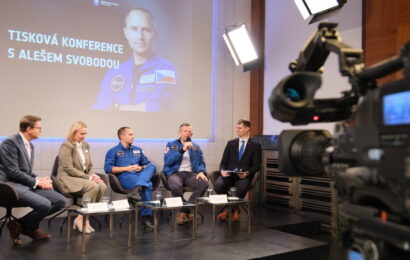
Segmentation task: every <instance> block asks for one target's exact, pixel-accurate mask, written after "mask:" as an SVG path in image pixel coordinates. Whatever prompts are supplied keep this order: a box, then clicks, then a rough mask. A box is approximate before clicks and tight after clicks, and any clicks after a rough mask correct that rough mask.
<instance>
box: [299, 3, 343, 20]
mask: <svg viewBox="0 0 410 260" xmlns="http://www.w3.org/2000/svg"><path fill="white" fill-rule="evenodd" d="M293 1H294V2H295V4H296V6H297V7H298V9H299V12H300V14H301V15H302V17H303V19H305V20H307V19H308V18H309V17H310V21H309V23H314V22H317V21H320V20H323V19H325V18H327V17H329V16H331V15H333V14H335V13H337V12H338V11H339V10H340V9H341V8H342V7H343V5H344V4H345V3H346V2H347V0H320V1H319V0H293Z"/></svg>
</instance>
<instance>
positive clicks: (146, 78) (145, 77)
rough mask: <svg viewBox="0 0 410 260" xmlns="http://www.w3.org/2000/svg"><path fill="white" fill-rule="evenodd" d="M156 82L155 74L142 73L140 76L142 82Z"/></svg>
mask: <svg viewBox="0 0 410 260" xmlns="http://www.w3.org/2000/svg"><path fill="white" fill-rule="evenodd" d="M154 82H155V74H149V75H142V76H141V78H140V84H148V83H154Z"/></svg>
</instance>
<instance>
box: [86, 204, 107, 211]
mask: <svg viewBox="0 0 410 260" xmlns="http://www.w3.org/2000/svg"><path fill="white" fill-rule="evenodd" d="M101 211H108V204H107V203H106V202H97V203H88V205H87V212H101Z"/></svg>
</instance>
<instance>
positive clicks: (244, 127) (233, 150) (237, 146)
mask: <svg viewBox="0 0 410 260" xmlns="http://www.w3.org/2000/svg"><path fill="white" fill-rule="evenodd" d="M250 127H251V122H249V121H248V120H245V119H240V120H239V121H238V123H237V124H236V134H237V135H238V138H235V139H232V140H230V141H229V142H228V143H227V144H226V147H225V150H224V153H223V156H222V160H221V164H220V173H221V174H220V175H219V176H218V178H217V179H216V180H215V191H216V192H217V193H227V192H228V190H229V188H230V187H232V186H234V187H236V193H237V194H236V195H237V197H239V198H241V199H243V198H244V197H245V195H246V193H247V192H248V190H249V186H250V183H251V182H252V177H253V175H254V174H255V172H257V171H259V169H260V164H261V146H260V144H259V143H256V142H254V141H252V138H250V137H249V132H250ZM230 172H231V173H230ZM232 172H237V173H232ZM232 210H233V212H232V220H233V221H238V220H239V213H240V212H239V208H237V207H236V208H235V207H232ZM227 217H228V212H227V211H226V210H225V211H223V212H222V213H220V214H219V215H218V219H219V220H226V219H227Z"/></svg>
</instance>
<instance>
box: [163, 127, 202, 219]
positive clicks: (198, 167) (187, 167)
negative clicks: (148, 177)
mask: <svg viewBox="0 0 410 260" xmlns="http://www.w3.org/2000/svg"><path fill="white" fill-rule="evenodd" d="M178 135H179V138H178V139H175V140H173V141H170V142H168V143H167V146H166V148H165V154H164V170H163V171H164V173H165V174H166V175H167V176H168V185H169V188H170V190H171V193H172V196H173V197H181V198H182V199H183V196H182V195H183V194H182V193H183V189H182V188H183V186H188V187H191V188H192V189H193V192H192V194H191V196H190V197H189V199H188V202H189V203H191V204H194V203H195V202H196V200H197V198H198V197H200V196H203V194H204V193H205V191H206V190H207V189H208V178H207V177H206V168H205V161H204V157H203V155H202V150H201V148H200V147H199V145H198V144H196V143H194V142H192V141H191V137H192V126H191V125H190V124H188V123H183V124H181V125H180V127H179V130H178ZM193 216H194V215H193V213H192V212H190V210H189V209H188V208H182V209H181V211H180V212H179V214H178V216H177V218H176V220H177V222H178V224H184V223H186V222H189V221H192V220H193Z"/></svg>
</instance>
